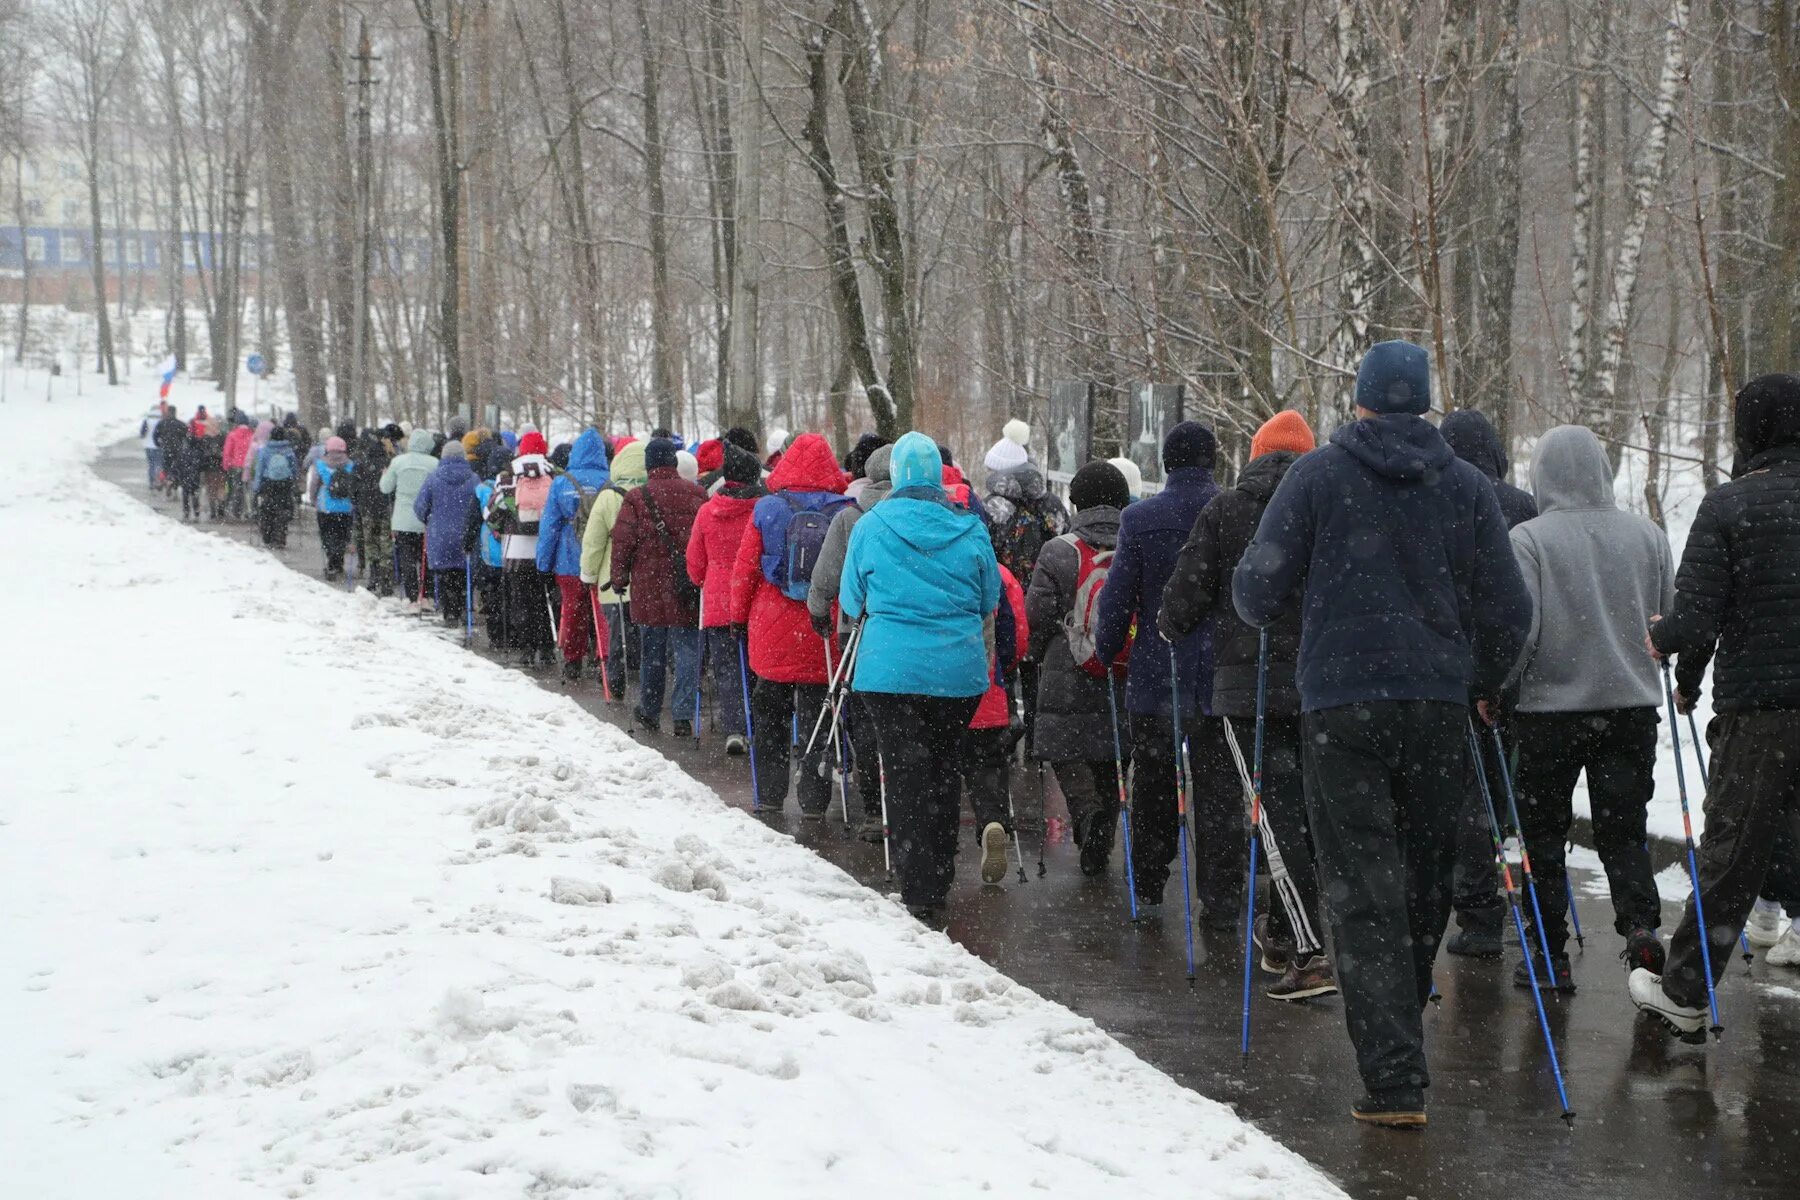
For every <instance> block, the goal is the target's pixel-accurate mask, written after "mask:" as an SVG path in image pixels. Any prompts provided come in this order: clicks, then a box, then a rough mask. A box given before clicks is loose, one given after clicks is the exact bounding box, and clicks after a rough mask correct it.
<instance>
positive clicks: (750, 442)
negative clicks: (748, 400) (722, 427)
mask: <svg viewBox="0 0 1800 1200" xmlns="http://www.w3.org/2000/svg"><path fill="white" fill-rule="evenodd" d="M719 436H720V438H722V439H723V440H724V441H727V442H730V443H731V444H732V445H734V446H736V447H737V448H738V449H739V450H747V451H749V452H750V453H751V454H754V455H756V456H757V457H758V458H761V457H762V447H760V446H758V445H757V444H756V435H755V434H754V433H752V432H751V431H750V430H748V429H745V428H744V427H743V426H742V425H733V426H732V427H731V428H730V429H727V430H726V431H725V432H724V433H722V434H720V435H719Z"/></svg>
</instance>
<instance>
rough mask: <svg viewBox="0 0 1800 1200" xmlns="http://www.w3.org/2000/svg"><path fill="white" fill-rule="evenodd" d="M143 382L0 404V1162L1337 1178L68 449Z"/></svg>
mask: <svg viewBox="0 0 1800 1200" xmlns="http://www.w3.org/2000/svg"><path fill="white" fill-rule="evenodd" d="M25 382H26V383H27V384H29V383H30V377H25ZM13 383H14V385H15V386H16V387H19V385H20V384H21V376H20V374H19V373H18V371H17V369H16V368H15V369H14V375H13ZM32 386H35V389H36V390H35V392H33V391H32V390H31V387H30V386H25V387H19V390H18V391H15V393H14V395H15V397H16V396H17V395H19V394H21V392H22V393H23V394H25V395H32V396H36V397H41V395H42V392H43V386H44V381H43V379H42V378H41V377H39V378H37V379H36V381H35V384H34V385H32ZM96 391H98V392H99V394H98V395H96V394H95V392H96ZM150 394H151V393H150V392H149V390H148V389H147V388H146V387H137V388H132V389H118V390H110V391H109V390H106V389H96V388H94V387H92V386H90V387H89V388H88V395H87V396H86V397H84V398H81V399H77V398H75V397H74V396H73V394H72V389H71V394H66V395H65V394H63V393H62V392H61V391H60V389H59V391H58V395H57V399H56V400H55V402H54V403H51V404H45V403H43V402H42V400H41V399H34V400H33V401H30V402H19V401H16V400H15V402H14V403H10V404H7V405H5V406H4V407H3V408H0V442H3V443H4V444H5V445H8V446H10V447H12V448H13V451H14V453H13V456H12V457H13V466H12V470H11V471H10V472H9V476H10V477H9V482H8V487H7V488H6V490H5V492H4V494H3V495H0V514H3V515H4V519H5V523H6V528H7V530H8V532H9V540H10V545H9V547H8V555H7V561H8V562H9V563H10V564H11V568H10V570H9V572H8V585H9V586H7V587H6V588H4V589H0V627H4V628H5V629H7V630H8V637H7V638H6V639H5V640H4V643H3V644H4V649H3V650H0V664H4V667H5V672H6V677H7V678H8V680H9V681H10V683H11V686H10V687H9V688H8V690H7V697H6V700H5V702H4V703H5V719H4V720H3V721H0V761H4V762H5V764H6V767H7V774H8V779H7V784H6V787H5V788H4V789H3V790H0V881H3V882H0V930H3V932H0V942H3V944H4V945H5V947H6V952H5V954H4V969H3V970H4V974H3V976H0V1028H3V1029H5V1030H6V1043H7V1045H6V1052H5V1059H6V1067H5V1075H4V1078H5V1083H4V1085H0V1129H4V1130H5V1131H6V1137H5V1144H6V1147H7V1150H6V1155H5V1159H6V1161H5V1166H4V1171H5V1178H6V1183H5V1186H4V1191H5V1193H6V1194H7V1195H12V1196H20V1197H32V1198H34V1200H50V1198H55V1197H96V1198H98V1197H104V1198H106V1200H116V1198H121V1197H131V1198H133V1200H145V1198H150V1197H182V1198H184V1200H190V1198H194V1197H202V1196H204V1197H207V1198H209V1200H212V1198H216V1197H229V1196H240V1195H243V1196H268V1195H278V1196H293V1197H315V1196H317V1197H327V1196H341V1197H358V1198H369V1197H377V1196H382V1197H386V1196H406V1197H434V1198H435V1197H441V1198H446V1200H448V1198H456V1200H478V1198H481V1197H519V1196H531V1197H561V1196H577V1195H580V1196H596V1197H600V1196H620V1197H623V1196H644V1197H649V1196H656V1197H677V1196H687V1197H713V1196H732V1197H753V1196H781V1197H784V1198H795V1197H809V1196H831V1197H847V1196H848V1197H854V1196H934V1197H937V1196H945V1197H948V1196H969V1195H975V1194H978V1193H987V1194H994V1195H1027V1194H1031V1195H1037V1194H1042V1195H1065V1196H1080V1197H1093V1196H1099V1195H1123V1194H1137V1193H1147V1194H1156V1195H1164V1196H1171V1195H1182V1196H1197V1197H1209V1196H1219V1197H1271V1198H1273V1197H1283V1198H1295V1197H1313V1196H1331V1195H1339V1194H1341V1193H1339V1192H1337V1190H1336V1189H1335V1188H1334V1187H1333V1186H1332V1185H1331V1184H1330V1183H1329V1182H1328V1181H1327V1180H1325V1179H1324V1178H1323V1177H1322V1176H1321V1175H1319V1174H1318V1173H1317V1172H1316V1171H1314V1170H1313V1169H1312V1168H1311V1167H1309V1166H1308V1165H1307V1164H1306V1163H1305V1162H1304V1161H1302V1160H1301V1159H1300V1158H1298V1157H1297V1156H1296V1155H1294V1154H1292V1153H1290V1152H1288V1151H1287V1150H1285V1149H1283V1148H1282V1147H1280V1146H1278V1145H1276V1144H1275V1143H1274V1142H1272V1141H1271V1140H1270V1139H1268V1138H1267V1137H1265V1136H1263V1135H1262V1134H1260V1133H1258V1132H1257V1131H1256V1130H1254V1129H1252V1128H1250V1127H1249V1126H1247V1125H1245V1124H1244V1123H1242V1122H1241V1121H1239V1120H1238V1119H1237V1118H1236V1117H1234V1116H1233V1115H1232V1114H1231V1112H1230V1111H1229V1110H1227V1109H1225V1108H1223V1107H1222V1106H1220V1105H1217V1104H1215V1103H1213V1102H1211V1101H1208V1100H1205V1099H1203V1098H1201V1097H1199V1096H1197V1095H1195V1094H1193V1093H1192V1092H1189V1091H1186V1090H1184V1089H1183V1088H1181V1087H1178V1086H1177V1085H1176V1084H1175V1083H1174V1082H1173V1081H1171V1080H1170V1079H1169V1078H1168V1077H1167V1076H1165V1075H1163V1074H1162V1073H1160V1072H1158V1071H1156V1070H1154V1069H1152V1068H1150V1067H1149V1066H1147V1065H1145V1064H1144V1063H1143V1062H1141V1061H1140V1060H1139V1059H1137V1057H1136V1056H1135V1055H1133V1054H1131V1053H1130V1052H1129V1051H1127V1050H1125V1049H1124V1048H1123V1047H1121V1046H1120V1045H1119V1044H1118V1043H1116V1042H1114V1041H1113V1040H1112V1039H1111V1038H1109V1037H1108V1036H1107V1035H1105V1034H1104V1033H1102V1032H1101V1031H1100V1030H1099V1029H1097V1028H1096V1027H1095V1026H1094V1025H1093V1024H1092V1023H1090V1022H1088V1021H1086V1020H1084V1019H1082V1018H1080V1017H1077V1016H1076V1015H1074V1014H1073V1013H1071V1012H1069V1011H1068V1010H1067V1009H1064V1008H1061V1007H1059V1006H1057V1005H1054V1004H1051V1003H1049V1002H1047V1001H1045V1000H1043V999H1041V998H1039V997H1038V996H1036V995H1035V994H1033V993H1031V992H1028V991H1026V990H1025V989H1023V988H1021V987H1019V986H1017V985H1016V984H1013V983H1011V982H1010V981H1009V980H1007V979H1006V978H1005V977H1003V976H1001V975H998V974H996V973H995V972H994V971H992V970H991V969H989V968H988V967H986V966H985V965H984V964H982V963H981V962H980V961H978V960H976V959H974V958H972V957H971V956H969V955H968V954H966V953H964V952H963V951H962V950H961V949H959V948H958V947H956V946H954V945H952V944H951V943H950V942H948V941H947V940H946V939H944V938H943V937H941V936H940V935H936V934H930V933H927V932H926V931H924V930H923V929H922V928H921V927H919V926H918V925H916V924H914V923H913V922H912V921H910V920H909V919H908V918H906V917H905V916H904V915H903V914H902V912H901V911H900V910H899V909H898V907H897V906H896V905H895V904H893V903H891V902H890V901H888V900H886V899H884V898H882V897H880V896H878V895H876V894H874V893H872V892H870V891H867V890H865V889H863V888H861V887H859V886H858V885H857V884H856V883H855V882H854V881H852V880H851V879H850V878H848V877H847V876H845V875H843V874H842V873H841V872H839V871H837V870H836V869H835V868H833V867H830V866H828V865H827V864H825V863H824V862H823V861H821V860H819V859H818V858H816V857H814V856H813V855H811V854H810V853H809V852H807V851H805V850H803V849H800V848H799V847H797V846H795V845H794V844H792V843H791V842H790V841H788V840H787V839H786V838H785V837H782V836H779V835H777V834H775V833H773V832H770V831H769V830H767V829H765V828H764V827H762V826H761V825H760V824H758V823H757V822H755V821H753V820H752V819H750V818H749V817H747V816H746V815H744V814H741V813H738V812H735V811H733V810H730V809H728V808H726V807H725V806H724V805H723V804H722V803H721V802H720V801H719V800H718V798H717V797H716V796H714V795H713V794H712V793H711V792H710V791H709V790H707V789H706V788H704V787H702V786H701V785H700V784H698V783H696V782H694V781H692V780H691V779H688V778H687V777H685V776H683V775H682V774H681V773H680V772H679V771H677V770H676V769H675V768H674V767H673V766H672V765H671V764H669V763H668V762H666V761H665V760H664V759H662V758H661V757H660V756H659V755H657V754H656V753H654V752H653V751H650V750H648V749H645V748H642V747H640V746H638V745H636V744H635V743H633V742H631V741H630V740H629V739H627V738H626V737H625V736H624V735H623V734H621V733H619V732H618V731H616V730H614V729H612V728H610V727H608V726H605V725H602V724H599V723H597V722H595V721H593V720H591V719H589V718H587V717H586V716H585V715H584V714H583V713H581V711H580V710H579V709H577V708H576V707H575V706H574V705H573V704H572V703H570V702H569V701H567V700H565V699H563V698H562V697H559V696H556V695H553V694H550V693H547V692H545V691H543V690H541V689H539V688H537V687H536V686H535V685H533V684H532V683H530V682H528V681H527V680H525V679H523V678H521V677H519V676H517V675H515V674H513V673H511V672H508V671H506V670H503V669H500V668H498V667H495V666H493V665H490V664H488V663H487V662H485V661H483V660H481V659H479V658H477V657H476V656H474V655H470V654H467V653H465V652H463V651H462V650H461V649H460V647H458V646H457V645H456V644H455V643H454V641H452V640H447V639H445V638H444V637H443V636H441V635H440V634H439V633H437V632H435V631H434V630H433V629H431V628H428V627H426V626H424V625H422V624H421V623H419V622H417V621H415V620H412V619H409V618H406V617H403V616H400V615H398V614H397V613H395V612H394V611H392V610H391V609H384V608H382V607H380V606H379V605H378V604H377V603H376V602H375V601H374V600H372V599H371V598H370V597H369V596H367V594H364V593H358V594H355V595H346V594H344V593H343V592H340V591H334V590H330V589H327V588H326V587H324V586H323V585H321V584H318V583H314V582H309V581H307V580H304V579H302V578H300V577H298V576H296V575H295V574H293V573H291V572H289V571H287V570H285V569H284V568H283V567H282V566H281V565H280V564H279V563H277V562H275V561H273V560H271V559H270V558H269V557H267V556H265V555H263V554H261V553H259V552H257V551H254V550H249V549H246V548H244V547H242V546H238V545H235V544H233V543H231V542H229V541H226V540H223V539H217V538H212V537H209V536H206V535H204V534H202V533H199V532H196V531H193V530H189V529H185V528H182V527H180V526H177V525H174V524H172V523H170V522H168V521H167V520H164V519H163V518H161V517H158V516H156V515H154V514H152V513H151V512H150V511H149V510H147V509H146V508H144V507H143V506H142V505H140V504H139V503H138V501H137V500H136V499H135V498H133V497H131V496H128V495H126V494H124V493H122V492H121V491H119V490H117V489H115V488H113V487H111V486H109V485H106V484H102V483H100V482H98V481H97V480H96V479H95V477H94V476H93V475H92V474H91V472H90V471H89V470H88V468H87V466H86V463H87V461H88V459H89V458H90V457H91V455H92V453H93V452H94V449H95V448H96V447H97V446H99V445H102V444H105V443H108V442H111V441H114V440H116V439H118V438H119V437H121V436H125V435H127V434H129V433H134V432H135V431H136V428H137V422H138V419H139V416H140V415H141V413H142V412H143V410H144V407H145V404H146V402H147V399H148V398H149V396H150ZM174 398H175V399H176V400H177V402H178V404H179V406H180V409H181V411H182V413H183V415H186V414H187V413H189V412H191V410H192V408H193V406H194V405H195V404H196V403H201V402H209V401H211V400H212V399H213V393H211V392H210V391H209V390H207V389H204V388H203V387H201V386H199V385H195V386H193V387H191V388H185V387H183V386H182V385H178V387H177V393H176V395H175V397H174Z"/></svg>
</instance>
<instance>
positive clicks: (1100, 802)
mask: <svg viewBox="0 0 1800 1200" xmlns="http://www.w3.org/2000/svg"><path fill="white" fill-rule="evenodd" d="M1050 769H1051V770H1052V771H1053V772H1055V774H1056V786H1057V787H1059V788H1061V789H1062V794H1063V801H1064V803H1066V804H1067V805H1068V806H1069V824H1070V825H1072V826H1073V827H1074V833H1075V841H1076V843H1077V844H1079V843H1080V841H1081V831H1082V829H1084V828H1085V827H1086V824H1087V818H1088V817H1090V816H1092V815H1093V814H1094V813H1100V814H1102V815H1103V816H1105V818H1106V820H1107V821H1108V822H1111V823H1117V821H1118V819H1119V772H1118V769H1117V767H1116V766H1115V764H1114V763H1113V760H1112V759H1110V758H1108V759H1100V760H1096V761H1094V762H1059V763H1052V764H1050Z"/></svg>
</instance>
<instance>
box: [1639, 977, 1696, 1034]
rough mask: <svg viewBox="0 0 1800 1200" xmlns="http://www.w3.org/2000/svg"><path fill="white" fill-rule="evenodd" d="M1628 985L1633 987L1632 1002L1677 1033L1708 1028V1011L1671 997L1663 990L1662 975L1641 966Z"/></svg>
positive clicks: (1693, 1032) (1693, 1031)
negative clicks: (1685, 1004)
mask: <svg viewBox="0 0 1800 1200" xmlns="http://www.w3.org/2000/svg"><path fill="white" fill-rule="evenodd" d="M1628 986H1629V987H1630V989H1631V1002H1632V1003H1633V1004H1635V1005H1637V1006H1638V1008H1639V1010H1640V1011H1642V1012H1647V1013H1649V1014H1651V1015H1652V1016H1655V1017H1660V1018H1661V1019H1662V1021H1663V1022H1664V1023H1665V1024H1666V1025H1668V1026H1669V1028H1671V1029H1673V1030H1674V1031H1675V1032H1676V1033H1678V1034H1681V1035H1683V1036H1684V1037H1685V1036H1688V1035H1690V1034H1696V1033H1699V1032H1700V1031H1701V1030H1703V1029H1705V1028H1706V1011H1705V1010H1704V1009H1699V1008H1683V1007H1682V1006H1681V1005H1679V1004H1677V1003H1675V1002H1674V1001H1673V1000H1671V999H1669V995H1668V993H1667V992H1665V991H1663V982H1662V976H1661V975H1652V974H1651V973H1650V972H1648V971H1646V970H1645V969H1644V968H1642V967H1639V968H1637V969H1636V970H1635V971H1633V972H1632V973H1631V979H1630V982H1629V984H1628Z"/></svg>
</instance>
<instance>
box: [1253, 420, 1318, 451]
mask: <svg viewBox="0 0 1800 1200" xmlns="http://www.w3.org/2000/svg"><path fill="white" fill-rule="evenodd" d="M1312 448H1313V431H1312V427H1311V426H1310V425H1308V424H1307V423H1306V418H1305V417H1303V416H1301V415H1300V414H1299V413H1297V412H1295V411H1294V410H1293V409H1291V408H1284V409H1282V410H1281V411H1280V412H1278V413H1276V414H1275V415H1274V416H1272V417H1270V418H1269V419H1268V420H1267V421H1264V422H1263V425H1262V428H1261V429H1258V430H1257V431H1256V436H1255V437H1253V438H1251V439H1250V457H1251V458H1261V457H1262V456H1263V455H1265V454H1267V453H1269V452H1270V451H1272V450H1292V451H1293V452H1294V453H1295V454H1305V453H1306V452H1307V451H1308V450H1311V449H1312Z"/></svg>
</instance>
